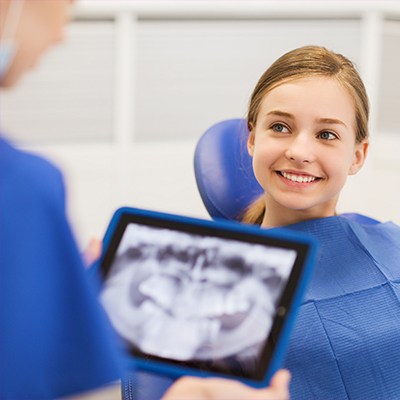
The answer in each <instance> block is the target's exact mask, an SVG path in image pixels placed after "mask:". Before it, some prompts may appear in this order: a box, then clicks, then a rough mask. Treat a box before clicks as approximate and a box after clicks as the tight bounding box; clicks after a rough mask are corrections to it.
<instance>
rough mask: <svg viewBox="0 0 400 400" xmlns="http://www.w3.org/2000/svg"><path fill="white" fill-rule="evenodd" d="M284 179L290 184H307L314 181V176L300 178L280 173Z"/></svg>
mask: <svg viewBox="0 0 400 400" xmlns="http://www.w3.org/2000/svg"><path fill="white" fill-rule="evenodd" d="M282 175H283V177H284V178H286V179H289V180H290V181H292V182H299V183H309V182H313V181H315V179H316V178H315V177H314V176H300V175H293V174H288V173H286V172H282Z"/></svg>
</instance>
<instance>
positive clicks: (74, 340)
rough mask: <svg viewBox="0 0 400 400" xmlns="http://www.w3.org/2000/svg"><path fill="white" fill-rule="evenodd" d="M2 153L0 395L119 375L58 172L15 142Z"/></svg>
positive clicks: (86, 384)
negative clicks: (15, 148) (14, 146)
mask: <svg viewBox="0 0 400 400" xmlns="http://www.w3.org/2000/svg"><path fill="white" fill-rule="evenodd" d="M0 156H3V158H2V161H0V167H1V168H0V398H1V399H32V400H33V399H40V400H43V399H50V398H55V397H62V396H67V395H70V394H76V393H79V392H83V391H86V390H91V389H94V388H99V387H101V386H102V385H105V384H109V383H111V382H113V381H116V380H118V379H119V378H120V376H121V370H120V358H121V355H120V351H119V349H118V347H117V343H116V341H115V338H114V336H113V335H114V333H113V332H112V329H111V327H110V325H109V324H108V321H107V318H106V316H105V314H104V312H103V310H102V308H101V306H100V304H99V303H98V300H97V298H96V296H95V292H94V288H93V287H92V286H91V284H90V282H89V281H88V278H87V275H86V272H85V270H84V267H83V265H82V261H81V259H80V255H79V252H78V250H77V246H76V244H75V241H74V238H73V236H72V233H71V230H70V227H69V225H68V222H67V219H66V217H65V212H64V195H63V191H64V189H63V183H62V178H61V175H60V173H59V172H58V170H57V169H55V168H54V167H52V166H51V165H50V164H48V163H47V162H46V161H44V160H42V159H40V158H37V157H34V156H31V155H27V154H24V153H21V152H17V151H13V150H12V149H11V148H10V149H8V150H7V151H5V150H4V148H3V149H0Z"/></svg>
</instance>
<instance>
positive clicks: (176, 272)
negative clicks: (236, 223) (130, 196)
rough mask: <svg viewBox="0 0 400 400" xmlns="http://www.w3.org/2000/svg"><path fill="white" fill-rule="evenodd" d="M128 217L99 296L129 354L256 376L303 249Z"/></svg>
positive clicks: (279, 321) (118, 234)
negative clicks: (134, 219) (133, 219)
mask: <svg viewBox="0 0 400 400" xmlns="http://www.w3.org/2000/svg"><path fill="white" fill-rule="evenodd" d="M131 219H132V218H130V219H129V218H128V220H126V221H125V222H123V223H121V224H120V226H119V227H118V229H117V230H116V234H115V235H114V237H113V240H112V241H111V245H110V249H109V251H108V254H107V257H106V258H105V260H104V261H103V265H102V271H103V276H104V286H103V289H102V293H101V302H102V303H103V305H104V307H105V309H106V312H107V314H108V315H109V318H110V320H111V323H112V325H113V326H114V328H115V329H116V331H117V332H118V334H119V335H120V336H121V337H122V338H123V339H124V341H125V342H126V344H127V345H128V347H129V349H130V351H131V352H132V354H133V355H134V356H135V357H136V358H139V359H141V358H142V359H143V358H145V359H146V360H150V361H161V362H167V363H170V364H175V365H182V366H186V367H190V368H195V369H201V370H203V371H209V372H216V373H222V374H225V375H233V376H237V377H243V378H251V379H257V377H258V378H259V379H262V376H264V373H265V368H264V366H265V365H266V363H267V361H268V360H267V359H268V357H270V356H271V354H272V350H273V346H274V335H273V334H272V333H273V332H275V335H278V334H279V329H280V327H281V325H282V322H283V320H282V319H279V317H282V318H283V317H284V315H285V313H286V311H287V308H288V307H289V306H290V304H289V303H290V298H291V291H293V287H294V284H295V280H296V279H297V278H296V276H297V277H298V273H297V274H294V273H293V272H294V268H295V266H296V263H297V264H299V263H300V264H301V262H302V260H300V258H301V257H299V255H300V254H301V251H300V250H301V249H300V247H301V246H300V247H299V246H297V245H296V244H293V243H287V242H285V241H279V240H276V239H272V238H265V237H257V236H252V235H250V234H244V233H240V232H230V231H229V230H224V229H221V228H219V229H210V228H204V227H201V226H196V225H192V224H182V223H178V224H176V223H173V222H172V221H166V220H163V221H161V222H160V221H157V219H156V220H154V219H151V218H150V219H149V220H146V218H144V219H141V218H139V219H141V220H140V221H132V220H131ZM303 261H304V260H303ZM289 280H292V285H288V282H289ZM290 286H292V288H290ZM275 340H276V337H275Z"/></svg>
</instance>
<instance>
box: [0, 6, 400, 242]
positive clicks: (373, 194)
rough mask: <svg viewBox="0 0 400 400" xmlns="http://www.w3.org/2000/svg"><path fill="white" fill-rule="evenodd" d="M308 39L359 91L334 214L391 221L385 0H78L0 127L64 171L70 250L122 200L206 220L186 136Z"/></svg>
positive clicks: (399, 60)
mask: <svg viewBox="0 0 400 400" xmlns="http://www.w3.org/2000/svg"><path fill="white" fill-rule="evenodd" d="M308 44H315V45H323V46H326V47H328V48H329V49H332V50H334V51H336V52H340V53H343V54H344V55H346V56H347V57H349V58H350V59H351V60H353V61H354V62H355V63H356V65H357V67H358V69H359V71H360V73H361V75H362V77H363V79H364V82H365V84H366V86H367V90H368V93H369V96H370V102H371V107H372V115H371V124H370V129H371V147H370V153H369V157H368V160H367V164H366V166H365V167H364V169H363V170H362V171H361V172H360V173H359V174H358V175H356V176H354V177H350V178H349V180H348V182H347V185H346V188H345V190H344V193H343V195H342V199H341V202H340V205H339V212H352V211H357V212H361V213H364V214H367V215H370V216H372V217H375V218H378V219H380V220H393V221H395V222H397V223H400V212H399V200H400V188H399V186H400V185H399V184H400V178H399V175H400V156H399V155H398V153H399V149H400V129H399V127H400V101H399V100H400V94H399V93H400V77H399V71H400V1H396V0H391V1H362V0H356V1H346V0H342V1H341V0H337V1H326V0H309V1H301V0H293V1H286V0H282V1H268V0H259V1H251V0H249V1H245V0H243V1H242V0H229V1H223V0H211V1H207V0H178V1H170V0H158V1H153V0H147V1H138V0H121V1H119V0H78V1H77V2H76V7H75V11H74V15H73V22H72V24H71V25H70V26H69V27H68V29H67V37H66V40H65V42H64V43H63V44H62V45H61V46H60V47H58V48H55V49H54V50H52V51H51V53H50V54H49V55H48V56H47V57H46V58H45V59H44V60H43V61H42V63H41V65H40V68H38V69H36V70H35V71H33V72H32V73H30V74H29V76H28V77H26V78H24V80H23V82H21V84H20V85H19V87H18V88H17V90H13V91H12V92H9V93H8V92H6V91H4V92H3V93H2V94H1V99H0V119H1V125H2V129H3V130H4V131H5V132H7V133H8V135H9V137H10V138H12V139H13V140H14V141H16V142H17V143H18V144H20V145H21V146H22V147H24V148H26V149H29V150H33V151H35V152H38V153H40V154H43V155H45V156H47V157H48V158H50V159H51V160H52V161H53V162H55V163H56V164H57V165H58V166H59V167H60V168H62V169H63V171H64V174H65V179H66V185H67V195H68V199H67V200H68V207H69V208H68V211H69V215H70V218H71V222H72V224H73V227H74V229H75V233H76V234H77V237H78V240H79V242H80V245H81V246H84V245H85V244H86V243H87V241H88V240H89V238H90V237H92V236H97V237H102V235H103V233H104V230H105V229H106V226H107V224H108V222H109V219H110V218H111V215H112V213H113V212H114V210H115V209H116V208H117V207H119V206H122V205H129V206H134V207H141V208H148V209H154V210H159V211H167V212H172V213H178V214H184V215H190V216H196V217H205V218H208V214H207V212H206V210H205V208H204V206H203V204H202V201H201V199H200V196H199V194H198V191H197V188H196V183H195V178H194V172H193V154H194V148H195V145H196V142H197V140H198V139H199V137H200V136H201V134H202V133H203V132H204V131H205V130H206V129H207V128H208V127H209V126H211V125H212V124H214V123H216V122H218V121H221V120H223V119H228V118H237V117H244V116H245V115H246V110H247V104H248V100H249V97H250V94H251V92H252V90H253V88H254V86H255V84H256V82H257V80H258V78H259V77H260V75H261V74H262V73H263V72H264V70H265V69H266V68H267V67H268V66H269V65H270V64H271V63H272V62H273V61H274V60H275V59H276V58H277V57H279V56H280V55H282V54H283V53H284V52H286V51H288V50H291V49H293V48H295V47H298V46H303V45H308ZM27 206H29V205H27Z"/></svg>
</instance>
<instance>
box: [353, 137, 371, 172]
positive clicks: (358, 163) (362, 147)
mask: <svg viewBox="0 0 400 400" xmlns="http://www.w3.org/2000/svg"><path fill="white" fill-rule="evenodd" d="M368 146H369V143H368V141H367V139H365V140H363V141H362V142H361V143H357V144H356V147H355V150H354V156H353V163H352V164H351V167H350V169H349V175H355V174H356V173H357V172H358V171H359V170H360V169H361V168H362V166H363V165H364V162H365V159H366V158H367V153H368Z"/></svg>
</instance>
